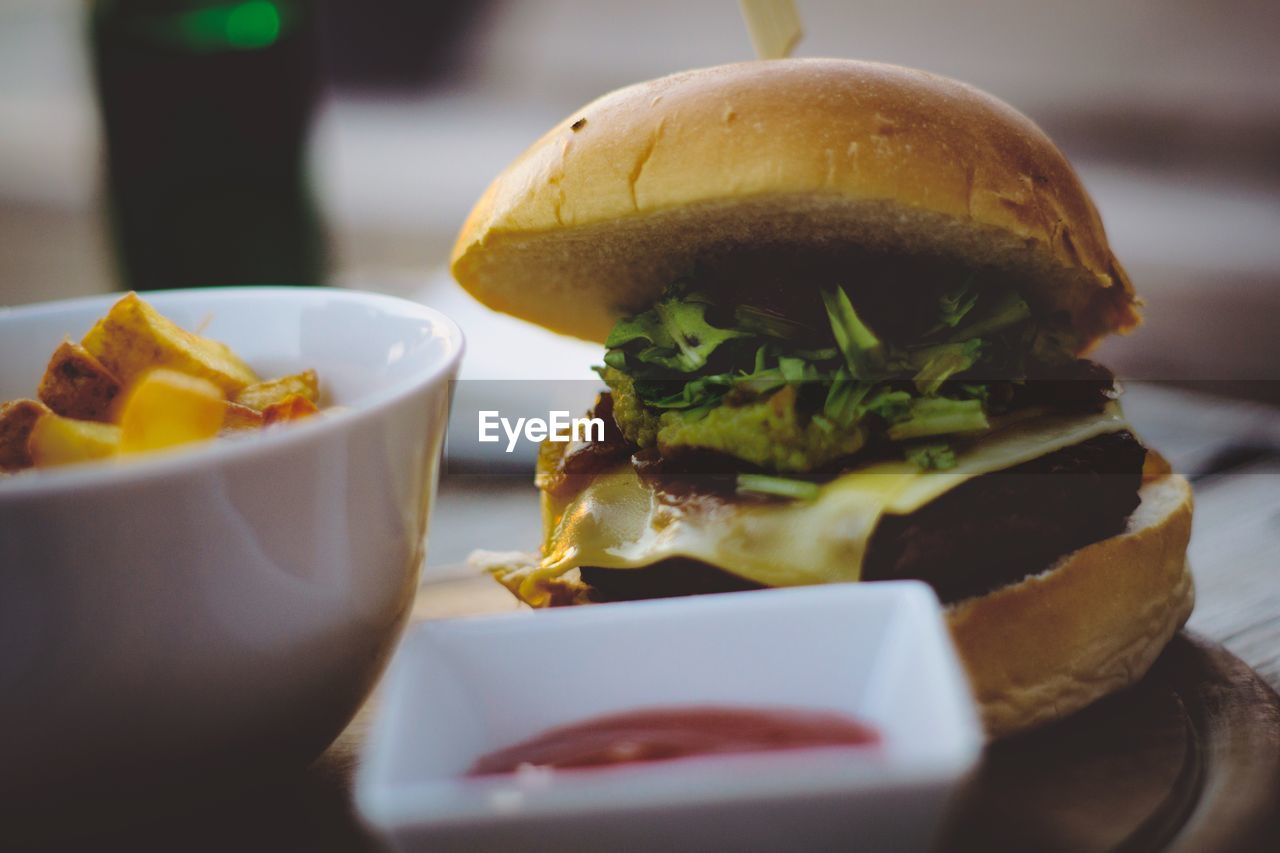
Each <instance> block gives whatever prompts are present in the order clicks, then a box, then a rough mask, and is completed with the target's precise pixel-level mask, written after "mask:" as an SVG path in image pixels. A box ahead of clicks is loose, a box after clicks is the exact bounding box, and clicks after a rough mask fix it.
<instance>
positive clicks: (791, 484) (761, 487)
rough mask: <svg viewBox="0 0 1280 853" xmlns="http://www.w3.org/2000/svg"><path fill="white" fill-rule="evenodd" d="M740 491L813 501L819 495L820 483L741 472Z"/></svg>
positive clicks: (739, 478) (739, 477)
mask: <svg viewBox="0 0 1280 853" xmlns="http://www.w3.org/2000/svg"><path fill="white" fill-rule="evenodd" d="M738 491H739V492H740V493H742V494H750V495H770V496H772V497H778V498H791V499H792V500H801V501H811V500H813V499H814V498H816V497H817V496H818V484H817V483H814V482H811V481H809V480H795V479H792V478H791V477H774V476H771V475H769V474H739V475H738Z"/></svg>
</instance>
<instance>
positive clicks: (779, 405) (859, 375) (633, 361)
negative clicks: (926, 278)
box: [599, 280, 1073, 473]
mask: <svg viewBox="0 0 1280 853" xmlns="http://www.w3.org/2000/svg"><path fill="white" fill-rule="evenodd" d="M803 293H804V294H805V296H804V297H801V298H800V300H799V304H795V302H792V303H791V304H790V305H788V306H787V307H788V308H789V309H790V310H788V311H785V313H784V310H779V309H778V308H776V307H773V306H772V305H769V304H767V302H768V301H770V300H768V299H767V297H766V296H765V295H763V294H762V295H760V296H759V297H758V299H757V300H756V301H757V303H758V304H752V303H751V302H750V301H745V302H739V303H738V304H736V305H734V306H733V307H732V308H730V307H729V306H728V305H727V304H724V303H722V302H721V301H720V300H719V299H717V298H715V297H713V296H711V295H709V293H708V292H706V291H701V290H698V289H696V288H694V287H693V286H692V285H690V284H687V283H682V284H677V285H675V286H673V287H671V288H669V289H668V291H667V293H666V294H664V296H663V297H662V299H660V300H659V301H658V302H657V304H656V305H654V306H653V307H652V308H650V309H649V310H647V311H643V312H641V313H639V314H636V315H633V316H630V317H626V318H624V319H623V320H621V321H619V322H618V324H617V325H616V326H615V327H614V329H613V331H612V333H611V334H610V335H609V338H608V340H607V341H606V347H607V348H608V351H607V353H606V355H605V359H604V361H605V364H604V366H603V367H601V368H599V371H600V375H601V377H602V378H603V379H604V381H605V383H606V384H607V385H608V386H609V388H610V389H611V390H612V392H613V396H614V412H615V417H616V419H617V424H618V426H619V428H620V429H621V430H622V433H623V435H624V436H625V437H626V439H627V440H628V441H630V442H632V443H633V444H635V445H636V446H638V447H640V448H642V449H643V448H657V450H658V452H659V453H660V454H661V455H663V456H674V455H679V454H681V453H684V452H687V451H690V450H695V451H709V452H713V453H718V454H723V455H727V456H731V457H734V458H736V459H738V460H740V461H742V462H744V463H747V464H748V465H751V466H755V467H757V468H760V469H763V470H766V471H770V472H778V473H809V472H813V471H818V470H821V469H823V468H824V467H830V466H832V465H833V464H834V463H841V462H845V461H848V460H850V459H851V457H854V456H857V455H858V454H859V453H861V452H863V451H869V452H872V453H885V452H892V453H897V454H899V455H905V456H907V457H908V458H911V459H912V460H914V461H915V462H916V463H917V464H919V465H921V466H922V467H928V468H939V469H945V468H948V467H950V465H951V464H953V460H954V454H953V453H952V448H951V444H952V443H953V442H954V441H955V440H956V439H963V438H964V437H966V436H973V435H975V434H980V433H982V432H984V431H987V430H989V429H990V427H991V421H990V418H991V416H992V415H996V414H1001V413H1004V412H1006V411H1008V410H1010V409H1011V408H1016V407H1017V406H1018V405H1019V402H1020V401H1019V400H1018V396H1019V394H1018V391H1019V390H1020V389H1019V386H1020V385H1024V384H1025V382H1026V380H1027V379H1028V377H1034V376H1036V375H1038V374H1045V373H1049V372H1051V371H1056V370H1060V369H1061V368H1062V367H1063V366H1064V365H1069V364H1070V363H1071V362H1072V361H1073V359H1072V357H1071V355H1070V353H1069V351H1068V349H1067V346H1066V341H1065V336H1064V335H1063V334H1062V333H1061V331H1060V330H1059V329H1058V328H1056V327H1055V326H1054V324H1053V323H1051V322H1050V323H1046V322H1043V321H1040V322H1037V321H1035V320H1033V319H1032V312H1031V308H1030V306H1029V305H1028V304H1027V302H1026V300H1025V299H1024V298H1023V297H1022V296H1021V295H1019V293H1018V291H1017V290H1016V289H1014V288H1012V287H999V286H997V287H988V288H979V287H978V286H976V285H975V284H973V282H972V281H971V280H968V281H964V282H962V283H960V284H959V285H956V286H954V287H950V288H944V287H939V288H933V289H929V288H925V289H924V292H923V296H922V297H920V298H921V299H923V300H924V303H925V304H923V305H920V304H918V301H919V300H913V301H912V302H911V303H910V304H906V305H903V304H898V305H895V306H894V307H895V308H897V309H898V310H897V311H896V312H894V313H895V315H896V316H890V317H882V319H883V320H884V322H883V324H877V326H873V325H872V324H871V322H870V321H868V320H867V319H866V318H864V316H863V314H864V313H868V312H864V311H862V310H860V309H859V308H858V307H856V306H855V305H854V301H853V300H852V299H851V298H850V296H851V294H850V292H849V290H847V289H846V288H844V287H841V286H840V285H837V284H833V285H829V286H826V287H821V288H806V289H804V290H803ZM750 298H751V297H750V296H749V295H748V297H747V299H750ZM773 301H775V302H776V301H777V300H773ZM878 301H879V302H884V301H886V300H885V299H883V298H881V299H879V300H878ZM806 302H807V303H811V304H806ZM899 302H901V300H899ZM904 308H905V309H907V310H903V309H904ZM873 313H877V314H881V315H883V314H885V313H886V312H885V311H884V310H883V309H881V310H879V311H875V312H873ZM904 316H905V317H908V318H912V319H916V318H925V319H924V321H923V322H920V321H919V320H918V319H916V321H915V322H903V321H902V319H901V318H902V317H904ZM880 325H883V326H885V327H888V331H881V330H880V328H879V326H880Z"/></svg>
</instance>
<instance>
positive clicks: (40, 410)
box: [0, 400, 49, 471]
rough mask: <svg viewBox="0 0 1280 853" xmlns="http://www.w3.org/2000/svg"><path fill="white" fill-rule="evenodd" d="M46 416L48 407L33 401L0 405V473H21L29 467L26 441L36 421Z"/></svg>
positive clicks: (16, 401)
mask: <svg viewBox="0 0 1280 853" xmlns="http://www.w3.org/2000/svg"><path fill="white" fill-rule="evenodd" d="M47 414H49V409H48V407H46V406H45V405H44V404H43V403H40V402H37V401H35V400H11V401H10V402H8V403H0V471H21V470H22V469H23V468H30V467H31V465H32V462H31V453H30V452H29V451H28V450H27V441H28V440H29V439H30V437H31V430H32V428H34V427H35V425H36V421H38V420H40V418H41V417H42V416H44V415H47Z"/></svg>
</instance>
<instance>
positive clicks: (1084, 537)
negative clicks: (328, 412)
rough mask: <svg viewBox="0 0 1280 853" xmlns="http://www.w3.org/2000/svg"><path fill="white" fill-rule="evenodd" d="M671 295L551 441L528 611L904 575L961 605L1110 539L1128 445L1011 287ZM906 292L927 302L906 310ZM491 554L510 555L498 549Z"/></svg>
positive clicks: (1081, 367)
mask: <svg viewBox="0 0 1280 853" xmlns="http://www.w3.org/2000/svg"><path fill="white" fill-rule="evenodd" d="M785 292H786V293H792V294H794V293H798V292H802V293H804V294H809V295H810V296H809V297H805V296H797V297H794V298H791V299H790V301H789V300H788V298H786V297H784V296H783V295H782V294H783V293H784V291H781V290H774V291H771V292H770V291H763V290H759V289H756V290H754V291H753V290H752V289H750V288H743V289H741V290H738V291H735V292H734V295H733V296H732V297H729V296H718V295H717V294H718V293H719V294H723V293H725V290H724V288H723V287H721V288H719V289H717V288H716V287H707V288H705V289H699V288H696V287H693V286H692V285H690V284H687V283H684V284H678V285H676V286H673V287H672V288H670V289H669V290H668V291H667V293H666V294H664V296H663V297H662V299H661V300H659V302H658V303H657V304H656V305H654V306H653V307H652V308H650V309H648V310H645V311H642V312H640V313H637V314H634V315H632V316H628V317H626V318H624V319H623V320H621V321H619V322H618V324H617V325H616V327H615V328H614V329H613V332H612V334H611V335H610V336H609V338H608V341H607V344H606V345H607V353H606V356H605V359H604V361H605V364H604V365H603V366H602V367H600V368H599V373H600V375H601V377H602V378H603V379H604V381H605V383H606V384H607V385H608V386H609V389H610V390H609V392H608V393H606V394H604V395H602V396H601V399H600V401H599V402H598V403H597V406H596V410H595V412H594V413H593V414H594V415H595V416H597V417H600V418H601V419H602V420H604V421H605V422H606V423H607V424H608V426H609V433H608V435H607V436H606V439H605V440H604V441H599V442H594V443H590V444H578V445H572V444H571V445H568V446H566V445H564V444H552V443H547V444H545V445H544V446H543V453H542V456H541V458H540V460H539V476H538V485H539V487H540V489H541V490H542V495H543V517H544V524H545V528H544V538H543V547H542V553H541V554H540V555H539V557H538V558H536V559H532V560H530V559H524V558H520V559H506V558H503V559H498V560H496V561H491V562H490V566H489V567H490V568H491V569H492V570H493V571H494V573H495V574H496V576H497V577H498V579H499V580H500V581H502V582H503V583H504V584H506V585H507V586H508V587H509V588H510V589H511V590H512V591H513V592H515V593H516V594H517V595H518V596H519V597H520V598H522V599H524V600H526V601H529V602H530V603H533V604H539V605H540V604H557V603H570V602H574V601H582V600H593V601H600V600H617V599H626V598H652V597H660V596H665V595H683V594H690V593H696V592H714V591H721V590H731V589H750V588H754V587H759V586H788V585H798V584H811V583H829V582H838V581H856V580H862V579H890V578H917V579H922V580H925V581H927V582H929V583H930V584H932V585H933V586H934V588H935V589H936V590H937V591H938V592H939V594H940V596H941V597H943V598H944V600H949V601H953V600H959V599H962V598H965V597H968V596H971V595H978V594H982V593H984V592H987V591H989V590H991V589H994V588H997V587H1000V586H1003V585H1005V584H1008V583H1012V582H1016V581H1017V580H1020V579H1021V578H1023V577H1026V576H1027V575H1028V574H1033V573H1037V572H1039V571H1042V570H1044V569H1047V568H1048V567H1049V566H1051V565H1052V564H1053V562H1054V561H1055V560H1057V559H1058V558H1060V557H1061V556H1063V555H1064V554H1067V553H1069V552H1071V551H1074V550H1076V549H1078V548H1080V547H1083V546H1085V545H1088V544H1089V543H1092V542H1096V541H1099V540H1101V539H1105V538H1108V537H1110V536H1114V535H1116V534H1117V533H1119V532H1121V531H1122V530H1123V529H1124V527H1125V525H1126V523H1127V519H1128V517H1129V515H1130V514H1131V513H1132V511H1133V509H1134V508H1135V507H1136V505H1137V503H1138V497H1137V493H1138V489H1139V487H1140V485H1141V477H1142V469H1143V462H1144V457H1145V450H1144V449H1143V448H1142V446H1141V444H1139V443H1138V441H1137V440H1136V439H1135V438H1134V437H1133V435H1132V433H1131V432H1130V431H1129V428H1128V424H1127V423H1126V421H1125V420H1124V418H1123V415H1122V414H1121V412H1120V409H1119V404H1118V403H1117V402H1116V400H1115V397H1116V394H1117V392H1116V388H1115V383H1114V380H1113V377H1112V376H1111V374H1110V373H1109V372H1108V371H1106V370H1105V369H1103V368H1101V367H1099V366H1097V365H1095V364H1093V363H1091V362H1088V361H1083V360H1078V359H1076V358H1075V357H1074V355H1073V354H1072V353H1073V351H1074V349H1075V347H1076V342H1075V341H1073V340H1072V339H1071V335H1070V332H1069V330H1068V329H1067V328H1066V327H1065V325H1064V324H1062V323H1060V322H1057V321H1055V320H1054V319H1053V318H1049V319H1045V318H1044V317H1043V316H1041V315H1040V314H1039V313H1038V312H1036V311H1033V310H1032V307H1031V306H1030V305H1029V304H1028V302H1027V300H1026V299H1024V297H1023V296H1022V295H1021V294H1020V293H1019V291H1018V290H1017V289H1016V288H1014V287H1012V286H1007V285H1002V284H994V285H991V286H987V287H979V286H978V285H976V284H975V283H973V281H972V280H965V281H962V282H960V283H958V284H957V283H954V282H952V283H950V284H940V285H938V286H937V287H936V288H933V289H929V288H924V289H922V288H919V287H913V288H910V289H909V292H911V293H922V294H923V295H922V296H920V297H917V298H914V299H903V298H901V297H900V296H897V295H896V294H899V293H900V292H901V290H900V289H892V288H890V289H885V288H878V289H877V288H868V289H863V290H862V294H863V296H862V299H863V304H858V303H857V302H856V300H855V299H854V298H853V297H854V293H853V292H852V291H851V290H848V289H846V288H843V287H841V286H839V285H837V284H832V285H829V286H826V287H821V288H789V289H788V290H787V291H785ZM921 300H923V301H921ZM507 556H508V557H510V556H511V555H507Z"/></svg>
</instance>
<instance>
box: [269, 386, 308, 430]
mask: <svg viewBox="0 0 1280 853" xmlns="http://www.w3.org/2000/svg"><path fill="white" fill-rule="evenodd" d="M318 411H319V409H317V408H316V404H315V403H313V402H311V401H310V400H308V399H307V398H306V397H303V396H302V395H301V394H291V395H289V396H288V397H285V398H284V399H283V400H281V401H280V402H278V403H272V404H271V405H270V406H267V407H266V408H265V409H263V410H262V422H263V424H265V425H267V426H270V425H271V424H279V423H287V422H288V421H300V420H302V419H303V418H309V417H311V416H312V415H314V414H315V413H316V412H318Z"/></svg>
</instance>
